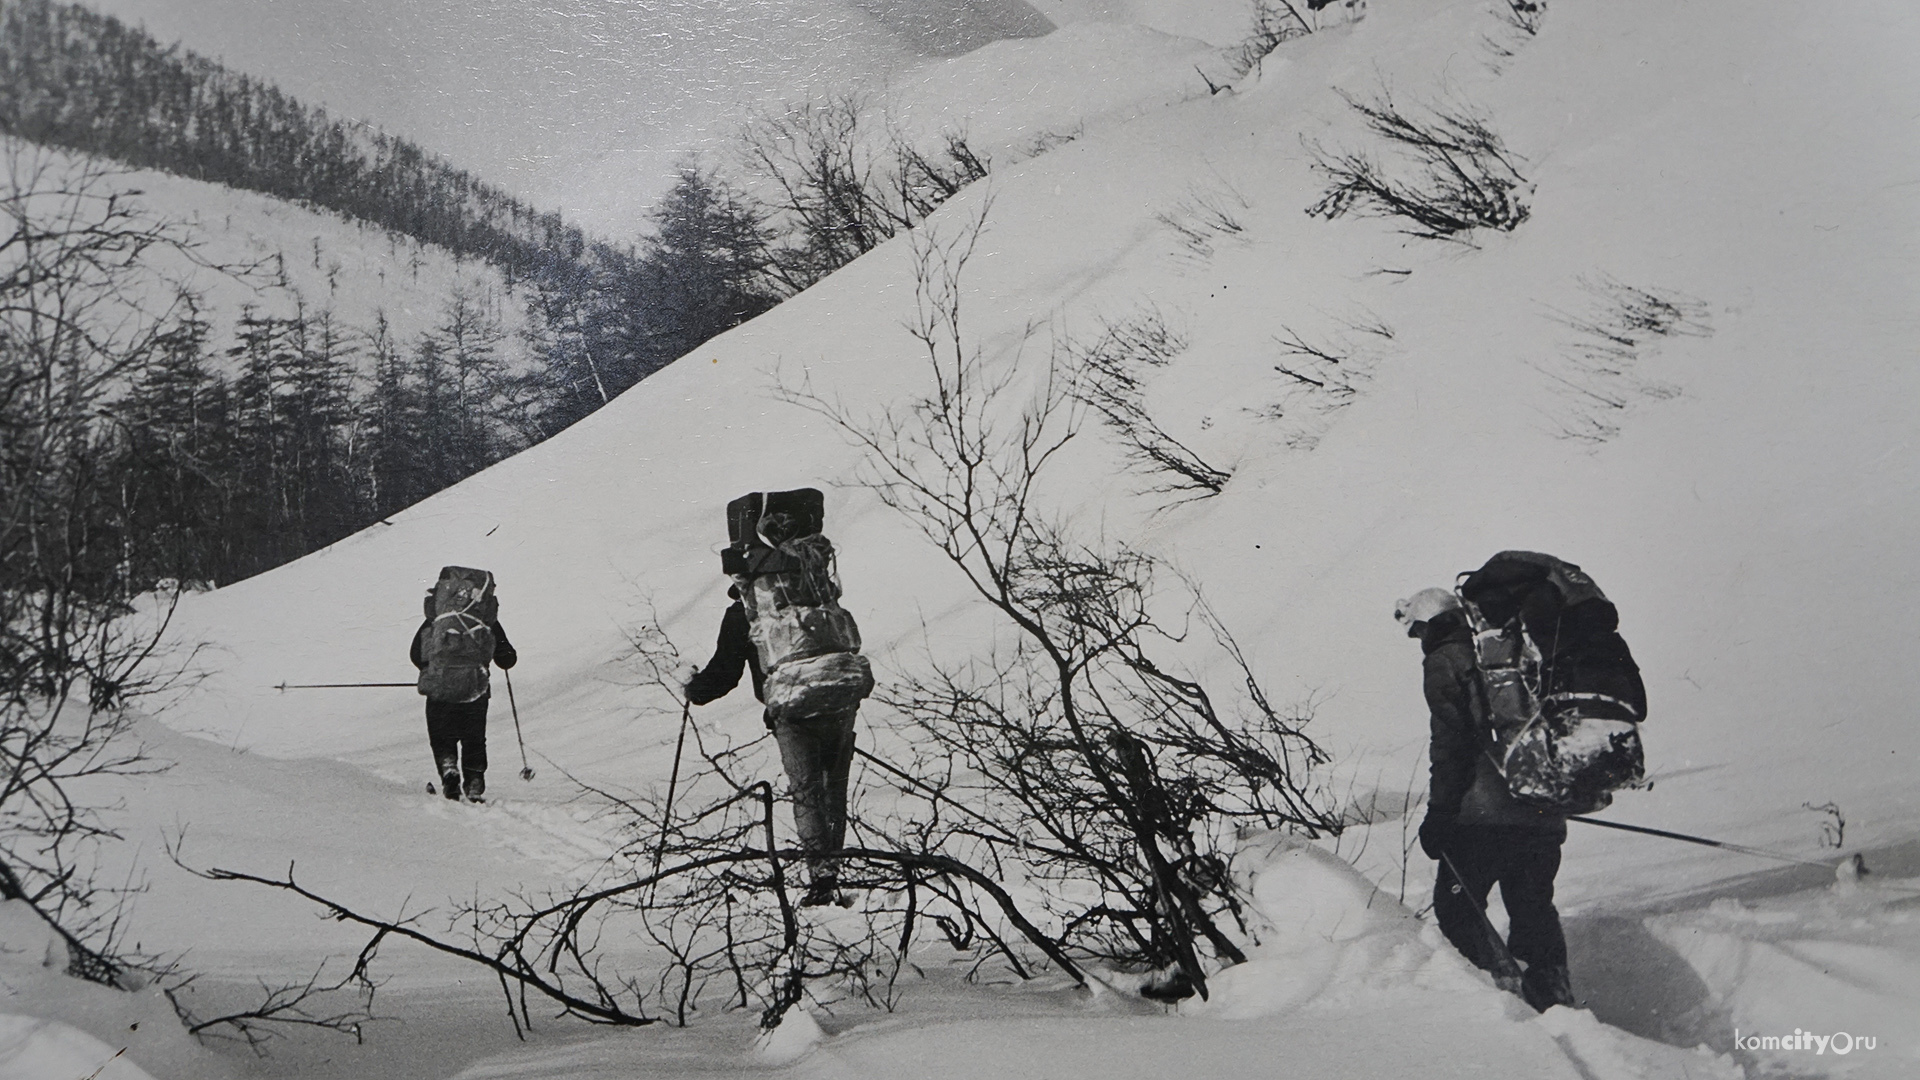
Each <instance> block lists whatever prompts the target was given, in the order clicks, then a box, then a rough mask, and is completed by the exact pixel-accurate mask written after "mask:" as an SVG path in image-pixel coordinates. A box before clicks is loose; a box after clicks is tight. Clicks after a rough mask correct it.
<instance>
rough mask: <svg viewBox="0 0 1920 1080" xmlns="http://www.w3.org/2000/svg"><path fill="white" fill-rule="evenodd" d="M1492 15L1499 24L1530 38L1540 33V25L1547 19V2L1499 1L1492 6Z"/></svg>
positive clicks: (1543, 0)
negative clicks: (1501, 23) (1496, 18)
mask: <svg viewBox="0 0 1920 1080" xmlns="http://www.w3.org/2000/svg"><path fill="white" fill-rule="evenodd" d="M1494 14H1496V15H1498V16H1499V17H1500V21H1501V22H1503V23H1505V24H1506V25H1508V26H1510V27H1512V28H1513V29H1515V30H1518V31H1519V32H1521V33H1523V34H1525V35H1527V36H1528V37H1532V36H1534V35H1535V34H1538V33H1539V32H1540V24H1541V22H1542V21H1544V20H1545V19H1546V17H1547V0H1499V2H1498V3H1496V4H1495V5H1494Z"/></svg>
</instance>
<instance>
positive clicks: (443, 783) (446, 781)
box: [440, 758, 460, 802]
mask: <svg viewBox="0 0 1920 1080" xmlns="http://www.w3.org/2000/svg"><path fill="white" fill-rule="evenodd" d="M440 794H442V795H445V796H446V797H447V798H449V799H453V800H455V801H456V802H457V801H459V798H460V762H459V760H458V759H456V758H448V759H445V760H443V761H441V762H440Z"/></svg>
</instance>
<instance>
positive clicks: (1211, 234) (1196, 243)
mask: <svg viewBox="0 0 1920 1080" xmlns="http://www.w3.org/2000/svg"><path fill="white" fill-rule="evenodd" d="M1251 207H1252V204H1251V203H1249V202H1248V201H1247V197H1246V196H1245V195H1242V194H1241V193H1240V192H1239V191H1238V190H1236V189H1235V188H1234V187H1233V185H1231V184H1228V183H1226V182H1225V181H1219V182H1216V183H1215V184H1213V185H1211V186H1208V187H1205V188H1200V187H1196V188H1194V189H1192V190H1190V191H1189V192H1188V194H1187V197H1186V198H1184V199H1182V200H1180V202H1178V203H1176V204H1175V205H1174V207H1173V209H1171V210H1167V211H1162V212H1161V213H1158V214H1155V215H1154V220H1156V221H1158V222H1159V223H1160V224H1162V225H1165V226H1166V227H1167V228H1169V229H1172V230H1173V232H1174V234H1175V235H1176V236H1178V237H1180V242H1181V244H1182V245H1184V246H1185V247H1186V248H1187V250H1188V251H1191V252H1193V254H1195V255H1197V256H1199V257H1200V258H1201V259H1203V260H1205V259H1211V258H1213V254H1214V245H1215V244H1216V243H1218V242H1219V241H1220V240H1221V239H1225V238H1231V237H1237V236H1240V235H1242V234H1243V233H1245V232H1246V225H1245V224H1244V223H1243V222H1242V221H1241V220H1240V217H1241V214H1242V213H1244V212H1245V211H1246V210H1248V209H1251Z"/></svg>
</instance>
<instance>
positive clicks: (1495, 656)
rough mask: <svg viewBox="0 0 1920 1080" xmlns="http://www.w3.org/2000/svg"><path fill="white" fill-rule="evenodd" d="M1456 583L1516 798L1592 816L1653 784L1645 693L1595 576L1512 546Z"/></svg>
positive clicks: (1499, 760) (1494, 752) (1497, 750)
mask: <svg viewBox="0 0 1920 1080" xmlns="http://www.w3.org/2000/svg"><path fill="white" fill-rule="evenodd" d="M1455 591H1456V592H1457V593H1458V594H1459V596H1460V600H1461V603H1462V605H1463V606H1464V607H1465V609H1466V615H1467V619H1468V622H1469V623H1470V624H1471V626H1472V628H1473V636H1474V659H1475V660H1476V662H1477V663H1478V665H1479V668H1480V673H1481V677H1482V679H1483V681H1484V685H1485V687H1486V691H1487V706H1488V711H1489V713H1490V714H1491V719H1492V722H1493V729H1494V745H1493V746H1492V747H1490V748H1489V751H1488V753H1489V756H1490V757H1491V758H1492V760H1493V763H1494V765H1495V766H1496V767H1497V768H1498V769H1499V770H1500V774H1501V775H1502V776H1503V777H1505V778H1506V781H1507V790H1508V791H1509V792H1511V793H1512V795H1513V797H1514V798H1515V799H1517V800H1519V801H1520V802H1522V803H1525V804H1527V805H1530V806H1535V807H1539V808H1541V809H1545V810H1553V811H1556V812H1558V813H1563V814H1584V813H1591V812H1593V811H1595V810H1600V809H1603V808H1605V807H1606V806H1608V805H1609V804H1611V803H1612V802H1613V792H1615V791H1617V790H1619V789H1621V788H1625V787H1637V786H1641V785H1642V784H1644V783H1645V776H1646V763H1645V752H1644V751H1643V750H1642V748H1641V743H1640V723H1641V722H1642V721H1643V720H1645V719H1646V715H1647V691H1646V687H1645V685H1644V684H1643V683H1642V682H1641V679H1640V668H1639V665H1637V664H1635V663H1634V661H1633V654H1632V652H1631V651H1629V650H1628V648H1627V643H1626V641H1625V640H1624V639H1622V638H1621V636H1620V634H1619V630H1618V627H1619V622H1620V616H1619V612H1618V610H1617V609H1615V607H1614V606H1613V602H1612V601H1610V600H1608V599H1607V597H1606V594H1605V593H1603V592H1601V591H1600V587H1599V586H1598V585H1596V584H1594V581H1593V579H1592V578H1590V577H1588V576H1587V575H1586V574H1584V573H1582V572H1581V570H1580V568H1579V567H1578V566H1575V565H1574V564H1572V563H1570V562H1566V561H1565V560H1562V559H1557V558H1555V557H1553V556H1552V555H1542V554H1539V553H1537V552H1532V551H1503V552H1500V553H1499V554H1498V555H1495V556H1494V557H1493V558H1491V559H1489V560H1488V561H1487V564H1486V565H1485V566H1482V567H1481V568H1480V569H1478V570H1475V571H1472V572H1470V573H1465V574H1462V575H1460V578H1459V581H1458V584H1457V586H1456V590H1455Z"/></svg>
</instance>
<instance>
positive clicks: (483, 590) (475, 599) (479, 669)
mask: <svg viewBox="0 0 1920 1080" xmlns="http://www.w3.org/2000/svg"><path fill="white" fill-rule="evenodd" d="M425 607H426V612H425V614H426V617H427V619H428V621H429V622H428V627H427V630H426V636H425V637H424V638H423V639H422V640H421V643H420V655H421V658H422V659H424V660H425V661H426V666H425V667H423V668H421V669H420V682H419V684H418V688H419V690H420V693H421V694H422V695H424V696H426V697H428V698H430V699H432V700H434V701H447V702H463V701H478V700H479V699H480V698H483V697H486V696H487V694H488V692H489V690H490V689H491V686H490V685H489V681H488V677H487V665H488V664H489V663H491V662H492V661H493V650H494V646H495V644H496V641H495V639H494V635H493V624H494V623H495V622H497V621H498V620H499V618H500V603H499V601H498V600H497V599H496V598H495V597H494V595H493V575H492V574H491V573H488V572H487V571H485V570H473V569H469V568H468V567H465V566H443V567H441V568H440V580H439V581H437V582H435V583H434V586H433V591H432V592H431V593H428V594H427V598H426V603H425Z"/></svg>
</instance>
